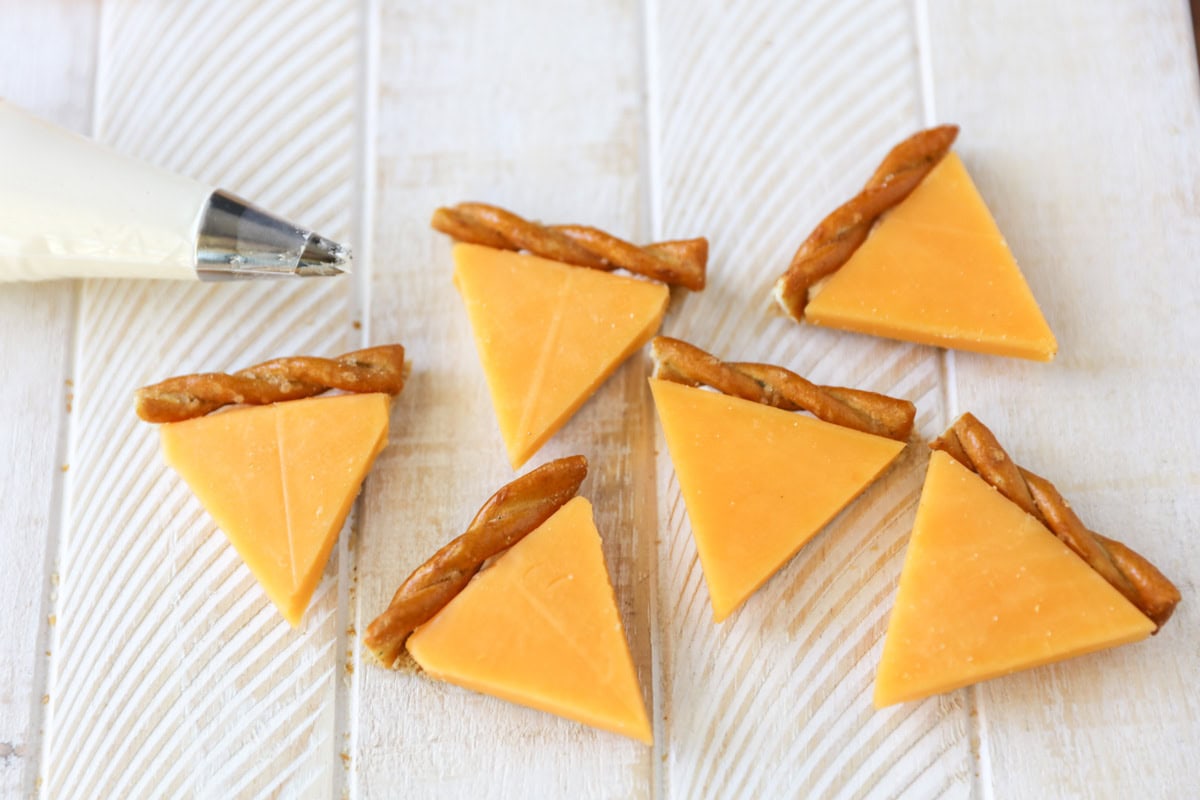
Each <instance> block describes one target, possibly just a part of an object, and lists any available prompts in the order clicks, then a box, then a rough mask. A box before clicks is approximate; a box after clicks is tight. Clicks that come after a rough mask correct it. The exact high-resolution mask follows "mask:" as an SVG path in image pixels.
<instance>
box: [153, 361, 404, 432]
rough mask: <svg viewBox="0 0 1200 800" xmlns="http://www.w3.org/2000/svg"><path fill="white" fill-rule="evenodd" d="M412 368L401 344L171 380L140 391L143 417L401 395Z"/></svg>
mask: <svg viewBox="0 0 1200 800" xmlns="http://www.w3.org/2000/svg"><path fill="white" fill-rule="evenodd" d="M406 376H407V368H406V365H405V363H404V348H403V347H402V346H400V345H398V344H387V345H380V346H379V347H368V348H367V349H366V350H356V351H354V352H353V353H346V354H345V355H342V356H338V357H337V358H333V359H330V358H315V357H312V356H294V357H291V358H276V359H273V360H271V361H264V362H263V363H261V364H255V365H254V366H253V367H248V368H246V369H243V370H240V371H238V372H235V373H233V374H232V375H227V374H225V373H221V372H209V373H204V374H200V375H182V376H180V377H177V378H168V379H167V380H165V381H163V382H162V383H156V384H154V385H153V386H143V387H142V388H141V389H138V390H137V392H136V394H135V397H136V400H137V414H138V416H139V417H141V418H142V419H144V420H145V421H146V422H179V421H180V420H185V419H191V418H193V417H202V416H204V415H205V414H207V413H209V412H210V411H216V410H217V409H218V408H220V407H221V406H226V405H229V404H231V403H246V404H249V405H256V406H257V405H265V404H267V403H278V402H282V401H284V400H297V399H299V398H301V397H312V396H313V395H317V394H321V393H322V392H325V391H328V390H330V389H341V390H342V391H346V392H360V393H365V392H384V393H386V394H397V393H398V392H399V391H400V390H401V389H403V388H404V379H405V377H406Z"/></svg>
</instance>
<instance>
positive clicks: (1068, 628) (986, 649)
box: [875, 451, 1154, 708]
mask: <svg viewBox="0 0 1200 800" xmlns="http://www.w3.org/2000/svg"><path fill="white" fill-rule="evenodd" d="M1153 631H1154V623H1153V622H1151V621H1150V619H1149V618H1147V617H1146V616H1145V615H1144V614H1142V613H1141V612H1140V611H1138V610H1137V608H1135V607H1134V606H1133V604H1132V603H1130V602H1129V601H1128V600H1126V599H1125V598H1124V597H1123V596H1122V595H1121V593H1120V592H1118V591H1117V590H1116V589H1114V588H1113V587H1112V586H1111V585H1110V584H1109V583H1108V582H1107V581H1105V580H1104V578H1102V577H1101V576H1100V575H1099V574H1098V573H1097V572H1096V571H1095V570H1093V569H1092V568H1091V567H1089V566H1088V565H1087V563H1086V562H1084V561H1083V559H1081V558H1079V556H1077V555H1075V553H1073V552H1072V551H1071V550H1070V548H1068V547H1067V546H1066V545H1065V544H1063V543H1062V542H1061V541H1059V540H1058V539H1057V538H1056V537H1055V536H1054V534H1052V533H1051V532H1050V531H1048V530H1047V529H1046V528H1045V527H1044V526H1043V525H1042V524H1041V523H1040V522H1038V521H1037V520H1036V519H1034V518H1033V517H1032V516H1030V515H1029V514H1026V513H1025V512H1024V511H1022V510H1021V508H1020V507H1018V506H1017V505H1016V504H1015V503H1013V502H1011V501H1009V500H1008V499H1007V498H1005V497H1004V496H1003V495H1001V494H1000V493H999V492H998V491H996V490H995V489H994V488H992V487H991V486H989V485H988V484H987V483H986V482H985V481H984V480H983V479H982V478H980V477H979V476H978V475H976V474H975V473H973V472H971V471H970V470H969V469H967V468H966V467H964V466H963V465H961V464H959V463H958V462H957V461H955V460H954V459H953V458H952V457H951V456H949V455H947V454H946V453H944V452H941V451H936V452H934V453H933V455H932V457H931V458H930V462H929V471H928V473H927V474H926V476H925V488H924V489H923V490H922V493H921V502H920V505H919V506H918V507H917V517H916V521H915V522H914V524H913V532H912V539H911V540H910V541H909V544H908V553H907V555H906V556H905V558H904V569H903V571H902V572H901V575H900V588H899V590H898V591H897V592H896V605H895V607H894V608H893V609H892V616H891V620H890V622H889V623H888V629H887V638H886V639H885V640H884V644H883V656H882V658H881V659H880V663H879V671H878V674H877V675H876V678H875V705H876V707H879V708H882V707H883V706H888V705H892V704H893V703H901V702H904V701H907V700H917V699H920V698H923V697H927V696H929V695H933V694H940V693H942V692H948V691H951V690H952V689H958V688H960V687H962V686H967V685H969V684H972V683H976V682H978V681H983V680H988V679H989V678H995V677H997V676H1000V675H1007V674H1009V673H1012V672H1016V671H1018V670H1023V669H1029V668H1030V667H1037V666H1041V665H1043V664H1049V663H1051V662H1054V661H1061V660H1063V659H1067V658H1071V657H1073V656H1078V655H1083V654H1084V653H1090V652H1093V651H1095V650H1102V649H1104V648H1107V647H1115V646H1117V645H1120V644H1127V643H1129V642H1136V641H1138V640H1140V639H1144V638H1146V637H1147V636H1149V635H1150V634H1151V633H1152V632H1153Z"/></svg>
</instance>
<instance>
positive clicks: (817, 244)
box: [774, 125, 958, 322]
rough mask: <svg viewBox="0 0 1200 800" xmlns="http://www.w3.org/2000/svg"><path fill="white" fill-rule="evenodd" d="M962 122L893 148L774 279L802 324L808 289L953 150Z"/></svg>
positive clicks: (926, 132)
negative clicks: (867, 178) (882, 215)
mask: <svg viewBox="0 0 1200 800" xmlns="http://www.w3.org/2000/svg"><path fill="white" fill-rule="evenodd" d="M957 136H958V126H957V125H941V126H938V127H936V128H930V129H928V130H924V131H920V132H918V133H915V134H913V135H912V136H910V137H908V138H907V139H905V140H904V141H902V142H901V143H900V144H898V145H896V146H895V147H893V148H892V150H891V152H890V153H888V154H887V156H886V157H885V158H884V159H883V162H882V163H881V164H880V165H879V167H878V168H877V169H876V170H875V174H874V175H872V176H871V179H870V180H869V181H867V184H866V186H864V187H863V189H862V191H861V192H859V193H858V194H856V195H855V196H854V197H852V198H851V199H849V200H847V201H846V202H845V203H843V204H842V205H841V206H839V207H838V208H837V209H836V210H835V211H834V212H833V213H832V214H830V215H829V216H827V217H825V219H823V220H821V224H819V225H817V227H816V228H815V229H814V230H813V232H812V233H810V234H809V235H808V238H807V239H805V240H804V243H803V244H802V245H800V249H799V250H797V251H796V254H795V255H794V256H792V263H791V264H790V265H789V266H788V268H787V271H786V272H785V273H783V275H781V276H780V277H779V280H778V281H777V282H776V283H775V290H774V295H775V300H776V302H778V303H779V305H780V307H781V308H782V309H783V310H784V311H785V312H787V315H788V316H789V317H791V318H792V319H794V320H796V321H797V322H799V321H800V320H801V319H802V318H803V317H804V307H805V305H806V304H807V303H808V290H809V289H811V288H812V286H813V284H815V283H816V282H817V281H819V280H821V279H822V278H824V277H826V276H827V275H832V274H833V273H834V272H836V271H837V270H838V269H839V268H840V267H841V266H842V265H843V264H845V263H846V262H847V261H849V260H850V256H852V255H854V251H855V250H857V249H858V248H859V246H860V245H861V244H862V243H863V242H864V241H866V239H867V234H868V233H870V231H871V226H872V225H874V224H875V220H877V219H878V218H879V215H880V214H882V213H883V212H885V211H887V210H888V209H889V208H892V207H893V206H895V205H897V204H898V203H899V202H900V201H901V200H903V199H904V198H906V197H908V195H909V194H911V193H912V190H913V189H915V188H917V185H918V184H920V183H921V181H922V180H924V178H925V176H926V175H928V174H929V171H930V170H932V169H933V168H934V167H935V166H937V163H938V162H939V161H941V160H942V158H943V157H944V156H945V155H946V153H948V152H949V151H950V146H951V145H953V144H954V139H955V137H957Z"/></svg>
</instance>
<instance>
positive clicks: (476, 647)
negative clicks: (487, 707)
mask: <svg viewBox="0 0 1200 800" xmlns="http://www.w3.org/2000/svg"><path fill="white" fill-rule="evenodd" d="M407 646H408V651H409V653H411V654H412V657H413V658H414V659H416V661H417V663H418V664H420V665H421V667H422V668H423V669H424V670H425V671H426V672H428V673H429V674H430V675H432V676H433V677H435V678H438V679H440V680H444V681H447V682H449V683H454V684H457V685H459V686H463V687H466V688H468V689H472V690H474V691H476V692H483V693H485V694H490V695H493V696H495V697H499V698H501V699H503V700H508V701H510V702H513V703H519V704H520V705H523V706H529V707H530V708H536V709H539V710H541V711H548V712H550V713H551V714H557V715H558V716H560V717H566V718H567V719H572V720H575V721H577V722H582V723H583V724H585V725H591V726H593V727H596V728H602V729H604V730H607V731H613V732H614V733H619V734H623V735H625V736H630V737H632V738H634V739H637V740H639V741H642V742H645V743H646V744H650V743H651V740H652V735H651V731H650V720H649V719H648V718H647V716H646V707H645V706H644V705H643V703H642V690H641V689H640V688H639V686H638V679H637V673H636V672H635V670H634V667H633V658H632V657H631V656H630V654H629V645H628V644H627V643H626V641H625V633H624V630H623V629H622V627H621V618H620V617H619V616H618V614H617V603H616V598H615V597H614V595H613V588H612V584H611V583H610V582H609V578H608V570H607V569H605V566H604V554H603V553H602V552H601V550H600V536H599V534H598V533H597V532H596V526H595V524H594V523H593V522H592V506H591V504H590V503H588V501H587V500H585V499H584V498H582V497H576V498H575V499H573V500H571V501H570V502H569V503H567V504H566V505H564V506H563V507H562V508H560V509H559V510H558V511H557V512H556V513H555V514H554V516H552V517H550V519H548V520H546V521H545V522H544V523H542V525H541V527H539V528H538V529H537V530H535V531H533V533H530V534H529V535H528V536H526V537H525V538H524V539H522V540H521V541H519V542H518V543H517V544H515V545H513V546H512V548H510V549H509V550H508V551H507V552H505V553H504V554H503V555H502V556H500V557H499V558H498V559H497V560H496V561H495V563H494V564H493V565H492V566H491V567H488V568H486V569H484V570H483V571H482V572H480V573H479V574H478V575H476V576H475V578H473V579H472V580H471V582H470V583H469V584H467V586H466V588H465V589H463V590H462V592H460V593H459V594H458V596H457V597H455V598H454V599H453V600H451V601H450V603H449V605H447V606H446V607H445V608H443V609H442V610H441V611H439V612H438V614H437V616H435V617H434V618H433V619H431V620H430V621H429V622H427V623H425V624H424V625H423V626H421V627H420V628H418V629H417V630H416V631H415V632H414V633H413V634H412V636H410V637H409V638H408V644H407Z"/></svg>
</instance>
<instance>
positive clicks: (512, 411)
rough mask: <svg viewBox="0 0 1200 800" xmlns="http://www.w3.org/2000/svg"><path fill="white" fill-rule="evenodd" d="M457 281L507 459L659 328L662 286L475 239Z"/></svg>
mask: <svg viewBox="0 0 1200 800" xmlns="http://www.w3.org/2000/svg"><path fill="white" fill-rule="evenodd" d="M454 262H455V271H454V282H455V285H456V286H458V290H459V292H460V293H461V294H462V297H463V300H464V302H465V303H466V306H467V316H468V317H469V318H470V320H471V328H472V329H473V330H474V333H475V345H476V348H477V349H478V351H479V359H480V361H482V362H483V371H484V374H485V375H486V377H487V383H488V389H489V390H490V391H491V395H492V404H493V405H494V406H495V408H496V417H497V419H498V421H499V423H500V435H501V436H502V437H503V439H504V444H505V447H506V448H507V449H508V457H509V460H510V461H511V462H512V465H513V468H514V469H515V468H517V467H520V466H521V465H522V464H524V463H525V462H526V461H527V460H528V459H529V457H530V456H531V455H533V454H534V453H535V452H537V450H538V448H540V447H541V446H542V444H543V443H544V442H545V441H546V440H547V439H549V438H550V437H551V436H552V435H554V433H555V432H556V431H557V430H558V429H559V428H561V427H562V426H563V424H564V423H566V421H567V420H568V419H570V418H571V415H572V414H574V413H575V412H576V411H577V410H578V409H579V407H580V406H581V405H583V403H584V401H585V400H587V399H588V398H589V397H590V396H591V395H592V392H594V391H596V388H597V387H598V386H600V384H601V383H603V382H604V381H605V379H607V378H608V376H609V375H611V374H612V373H613V372H614V371H615V370H616V368H617V367H618V366H620V365H621V362H623V361H624V360H625V359H627V358H628V357H629V356H630V355H632V354H633V352H634V351H636V350H637V349H638V348H640V347H641V346H642V345H644V344H645V343H646V342H647V341H648V340H649V339H650V337H651V336H653V335H654V333H655V332H656V331H657V330H658V326H659V324H661V322H662V316H663V312H664V311H665V310H666V307H667V300H668V291H667V287H665V286H663V285H661V284H657V283H650V282H648V281H643V280H637V279H634V278H625V277H622V276H619V275H611V274H609V273H607V272H601V271H598V270H594V269H586V268H583V267H573V266H569V265H566V264H561V263H559V262H557V261H549V260H547V259H544V258H538V257H537V256H530V255H521V254H518V253H512V252H509V251H507V250H494V249H492V248H489V247H481V246H479V245H474V244H457V245H455V246H454Z"/></svg>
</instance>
